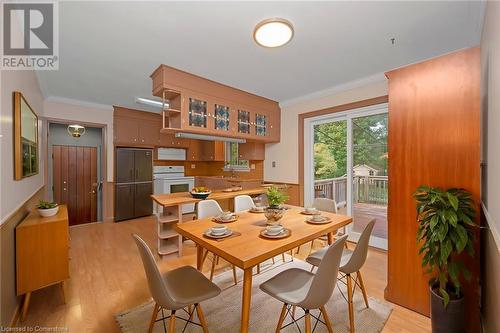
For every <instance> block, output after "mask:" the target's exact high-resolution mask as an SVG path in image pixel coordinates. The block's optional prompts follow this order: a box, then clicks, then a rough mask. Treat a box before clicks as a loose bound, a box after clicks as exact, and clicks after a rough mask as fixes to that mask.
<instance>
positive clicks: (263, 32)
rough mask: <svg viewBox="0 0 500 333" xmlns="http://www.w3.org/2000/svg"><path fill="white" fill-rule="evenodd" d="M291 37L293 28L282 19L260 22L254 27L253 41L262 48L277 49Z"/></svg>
mask: <svg viewBox="0 0 500 333" xmlns="http://www.w3.org/2000/svg"><path fill="white" fill-rule="evenodd" d="M292 37H293V26H292V23H290V22H289V21H287V20H285V19H282V18H271V19H267V20H264V21H261V22H260V23H259V24H257V25H256V26H255V29H254V31H253V39H255V41H256V42H257V44H259V45H261V46H264V47H279V46H283V45H285V44H286V43H288V42H289V41H290V40H291V39H292Z"/></svg>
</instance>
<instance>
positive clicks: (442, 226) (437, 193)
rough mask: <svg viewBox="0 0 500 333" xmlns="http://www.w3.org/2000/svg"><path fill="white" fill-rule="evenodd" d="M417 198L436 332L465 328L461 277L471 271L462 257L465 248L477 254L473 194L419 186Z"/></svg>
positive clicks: (458, 190)
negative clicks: (474, 243)
mask: <svg viewBox="0 0 500 333" xmlns="http://www.w3.org/2000/svg"><path fill="white" fill-rule="evenodd" d="M414 197H415V199H416V201H417V220H418V223H419V226H418V231H417V242H418V243H419V244H420V251H419V254H421V255H423V257H422V266H423V267H427V268H428V271H427V273H429V274H432V278H431V279H430V280H429V285H430V296H431V297H430V298H431V322H432V332H433V333H441V332H442V333H445V332H446V333H454V332H463V330H464V320H465V313H464V311H465V310H464V306H465V300H464V296H463V293H462V292H461V282H460V281H461V277H464V278H465V279H466V280H469V279H470V277H471V273H470V272H469V270H468V269H467V268H466V267H465V265H464V263H463V262H462V261H461V260H460V257H459V255H460V254H461V253H462V252H463V251H466V252H467V253H468V255H470V256H471V257H473V256H474V247H473V240H474V233H473V230H472V229H473V228H474V227H476V223H475V222H474V217H475V216H476V209H475V204H474V201H473V200H472V195H471V194H470V193H469V192H467V191H466V190H463V189H456V188H451V189H447V190H443V189H441V188H436V187H429V186H420V187H419V188H418V189H417V191H416V192H415V194H414Z"/></svg>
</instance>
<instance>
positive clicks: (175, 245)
mask: <svg viewBox="0 0 500 333" xmlns="http://www.w3.org/2000/svg"><path fill="white" fill-rule="evenodd" d="M157 211H158V212H157V213H156V220H157V225H158V228H157V233H158V254H159V255H160V256H164V255H167V254H172V253H177V255H178V256H179V257H180V256H182V236H181V235H179V234H178V233H177V232H176V231H175V229H174V226H175V225H176V224H177V223H179V222H181V220H182V206H171V207H161V206H160V207H159V209H158V210H157Z"/></svg>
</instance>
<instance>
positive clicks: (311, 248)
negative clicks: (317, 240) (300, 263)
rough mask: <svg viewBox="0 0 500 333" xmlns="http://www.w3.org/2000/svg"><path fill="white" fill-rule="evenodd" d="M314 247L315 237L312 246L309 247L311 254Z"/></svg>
mask: <svg viewBox="0 0 500 333" xmlns="http://www.w3.org/2000/svg"><path fill="white" fill-rule="evenodd" d="M313 247H314V239H313V240H312V241H311V246H310V247H309V254H311V252H312V250H313ZM309 254H308V255H309Z"/></svg>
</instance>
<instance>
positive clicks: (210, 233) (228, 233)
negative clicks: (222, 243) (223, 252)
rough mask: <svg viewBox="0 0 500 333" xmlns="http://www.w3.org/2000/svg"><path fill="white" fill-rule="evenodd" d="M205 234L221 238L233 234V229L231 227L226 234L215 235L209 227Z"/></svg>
mask: <svg viewBox="0 0 500 333" xmlns="http://www.w3.org/2000/svg"><path fill="white" fill-rule="evenodd" d="M203 234H204V235H205V236H207V237H209V238H213V239H219V238H226V237H229V236H231V235H232V234H233V231H232V230H231V229H227V230H226V233H225V234H222V235H213V234H212V232H211V231H210V229H208V230H205V232H204V233H203Z"/></svg>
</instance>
